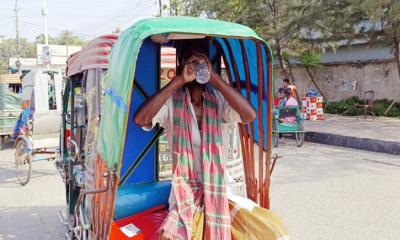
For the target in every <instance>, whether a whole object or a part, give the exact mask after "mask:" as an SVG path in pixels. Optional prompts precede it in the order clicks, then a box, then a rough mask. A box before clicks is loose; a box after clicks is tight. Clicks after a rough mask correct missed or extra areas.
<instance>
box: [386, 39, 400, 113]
mask: <svg viewBox="0 0 400 240" xmlns="http://www.w3.org/2000/svg"><path fill="white" fill-rule="evenodd" d="M393 42H394V59H395V60H396V66H397V73H398V74H399V78H400V46H399V45H400V41H399V40H398V39H397V38H396V37H395V38H394V40H393ZM399 96H400V94H399V95H397V96H395V97H394V99H393V101H392V103H391V104H390V105H389V107H388V108H387V109H386V110H385V113H384V114H383V115H385V116H386V114H388V112H389V111H390V109H391V108H392V107H393V105H394V103H395V102H396V100H397V98H398V97H399Z"/></svg>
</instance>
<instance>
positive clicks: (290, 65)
mask: <svg viewBox="0 0 400 240" xmlns="http://www.w3.org/2000/svg"><path fill="white" fill-rule="evenodd" d="M284 60H285V61H286V63H287V66H288V69H289V75H290V78H291V80H292V83H293V85H296V84H295V82H294V75H293V72H292V64H290V61H289V60H287V59H284Z"/></svg>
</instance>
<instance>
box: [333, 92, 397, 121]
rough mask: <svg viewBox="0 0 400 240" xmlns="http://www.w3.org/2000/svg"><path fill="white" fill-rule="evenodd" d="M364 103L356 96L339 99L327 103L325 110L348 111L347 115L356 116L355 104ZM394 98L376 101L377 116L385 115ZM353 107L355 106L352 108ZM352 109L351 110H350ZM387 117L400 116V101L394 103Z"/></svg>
mask: <svg viewBox="0 0 400 240" xmlns="http://www.w3.org/2000/svg"><path fill="white" fill-rule="evenodd" d="M357 103H359V104H362V103H363V100H362V99H359V98H358V97H356V96H353V97H350V98H347V99H344V100H341V101H338V102H329V103H328V104H327V105H326V108H325V112H326V113H331V114H343V113H344V112H346V111H347V112H346V114H345V115H348V116H356V115H357V109H356V108H354V105H355V104H357ZM391 103H392V100H388V99H379V100H375V101H374V107H373V110H374V113H375V115H376V116H384V113H385V111H386V109H388V107H389V106H390V104H391ZM352 107H353V108H352ZM349 109H350V110H349ZM386 116H387V117H400V102H397V103H395V104H394V105H393V107H392V108H391V109H390V111H389V112H388V113H387V115H386Z"/></svg>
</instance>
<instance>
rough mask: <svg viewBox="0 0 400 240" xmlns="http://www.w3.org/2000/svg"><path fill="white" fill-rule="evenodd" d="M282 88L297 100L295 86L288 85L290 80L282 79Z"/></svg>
mask: <svg viewBox="0 0 400 240" xmlns="http://www.w3.org/2000/svg"><path fill="white" fill-rule="evenodd" d="M282 88H283V89H285V90H288V91H289V92H290V95H291V96H292V97H294V98H296V99H297V88H296V85H294V84H290V80H289V79H288V78H284V79H283V80H282Z"/></svg>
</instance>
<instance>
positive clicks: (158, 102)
mask: <svg viewBox="0 0 400 240" xmlns="http://www.w3.org/2000/svg"><path fill="white" fill-rule="evenodd" d="M183 84H184V81H183V80H181V77H180V76H177V77H176V78H175V79H174V80H173V81H171V82H169V83H168V84H167V85H166V86H165V87H164V88H163V89H161V90H160V91H159V92H157V93H156V94H155V95H153V96H152V97H150V98H149V99H148V100H147V101H146V102H144V103H143V104H142V105H141V106H140V107H139V109H138V110H137V111H136V113H135V117H134V119H133V121H134V122H135V123H136V124H137V125H139V126H142V127H150V126H151V124H152V120H153V118H154V116H155V115H156V114H157V113H158V112H159V111H160V109H161V107H162V106H163V105H164V103H165V102H166V101H167V100H168V98H169V97H171V96H172V95H173V94H174V93H175V92H176V90H178V89H179V88H180V87H182V86H183Z"/></svg>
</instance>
